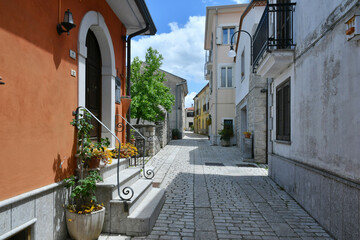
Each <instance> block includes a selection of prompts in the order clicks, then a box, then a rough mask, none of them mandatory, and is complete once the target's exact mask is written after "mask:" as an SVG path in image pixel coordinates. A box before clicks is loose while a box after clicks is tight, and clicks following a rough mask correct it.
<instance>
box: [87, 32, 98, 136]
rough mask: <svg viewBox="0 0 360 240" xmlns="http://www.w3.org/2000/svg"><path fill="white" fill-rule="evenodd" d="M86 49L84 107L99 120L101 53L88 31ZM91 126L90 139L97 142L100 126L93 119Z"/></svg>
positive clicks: (93, 37)
mask: <svg viewBox="0 0 360 240" xmlns="http://www.w3.org/2000/svg"><path fill="white" fill-rule="evenodd" d="M86 47H87V58H86V83H85V86H86V93H85V107H86V108H87V109H89V110H90V111H91V112H92V113H93V114H94V115H95V116H96V117H97V118H98V119H100V120H101V66H102V64H101V52H100V47H99V43H98V41H97V40H96V36H95V34H94V32H93V31H91V30H90V29H89V31H88V34H87V36H86ZM92 124H93V125H94V128H93V129H92V130H91V132H90V137H91V139H92V140H97V141H99V140H100V138H101V126H100V124H99V123H98V122H97V121H96V120H95V119H92Z"/></svg>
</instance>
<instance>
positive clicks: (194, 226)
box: [132, 132, 332, 240]
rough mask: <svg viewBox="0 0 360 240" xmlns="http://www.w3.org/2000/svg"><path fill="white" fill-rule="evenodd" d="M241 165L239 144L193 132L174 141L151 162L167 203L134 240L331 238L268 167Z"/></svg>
mask: <svg viewBox="0 0 360 240" xmlns="http://www.w3.org/2000/svg"><path fill="white" fill-rule="evenodd" d="M219 163H222V164H224V166H216V165H217V164H219ZM237 164H246V163H244V162H242V161H241V158H240V151H239V148H236V147H221V146H210V144H209V142H208V140H207V138H204V137H203V136H200V135H196V134H193V133H189V132H187V134H186V136H185V137H184V139H182V140H175V141H174V140H173V141H171V142H170V143H169V145H167V146H166V147H165V148H164V149H162V150H161V151H160V152H159V153H158V154H157V155H156V156H154V157H153V158H152V159H151V160H150V161H149V163H148V165H151V166H154V167H156V177H155V182H157V181H158V182H159V184H160V187H162V188H166V191H167V195H166V202H165V204H164V206H163V208H162V210H161V213H160V216H159V218H158V220H157V221H156V224H155V227H154V228H153V231H152V232H151V234H150V235H149V236H147V237H142V238H132V239H264V240H273V239H284V240H288V239H289V240H290V239H302V240H308V239H309V240H310V239H323V240H325V239H332V238H331V237H330V236H329V235H328V234H327V233H326V232H325V231H324V230H323V228H322V227H321V226H319V225H318V223H317V222H316V221H315V220H314V219H313V218H312V217H311V216H309V214H307V213H306V212H305V211H304V210H303V209H302V208H301V207H300V206H299V205H298V204H297V202H295V201H294V200H293V199H292V198H291V197H290V196H289V195H288V194H287V193H286V192H285V191H283V190H282V189H280V188H279V187H278V186H277V185H276V184H275V183H274V182H273V181H272V180H271V179H270V178H269V177H268V176H267V170H266V169H265V168H260V167H258V166H256V165H254V166H253V167H248V166H242V167H239V166H237Z"/></svg>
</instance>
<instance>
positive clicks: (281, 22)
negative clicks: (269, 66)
mask: <svg viewBox="0 0 360 240" xmlns="http://www.w3.org/2000/svg"><path fill="white" fill-rule="evenodd" d="M294 11H295V3H286V4H268V5H267V6H266V8H265V10H264V13H263V15H262V17H261V19H260V22H259V25H258V27H257V29H256V32H255V34H254V36H253V68H254V70H255V71H256V70H257V69H258V68H259V65H261V64H263V63H262V60H263V59H264V57H265V54H266V53H272V52H275V51H277V50H293V49H294V47H295V43H294V30H293V29H294V28H293V27H294V26H293V25H294ZM292 54H293V53H292ZM285 57H287V56H286V54H285ZM282 59H283V58H282Z"/></svg>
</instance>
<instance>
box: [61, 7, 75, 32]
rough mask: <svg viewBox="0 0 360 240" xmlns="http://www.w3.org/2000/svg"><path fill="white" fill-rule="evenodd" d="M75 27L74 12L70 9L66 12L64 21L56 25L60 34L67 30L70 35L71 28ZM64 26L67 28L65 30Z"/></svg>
mask: <svg viewBox="0 0 360 240" xmlns="http://www.w3.org/2000/svg"><path fill="white" fill-rule="evenodd" d="M74 27H76V25H75V24H74V20H73V16H72V13H71V12H70V10H69V9H68V10H67V11H66V12H65V14H64V21H63V22H61V24H60V23H59V24H58V25H57V26H56V30H57V32H58V34H59V35H60V34H62V33H63V32H67V34H68V35H69V34H70V30H71V29H72V28H74ZM64 28H65V30H64Z"/></svg>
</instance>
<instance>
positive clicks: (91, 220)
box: [65, 207, 105, 240]
mask: <svg viewBox="0 0 360 240" xmlns="http://www.w3.org/2000/svg"><path fill="white" fill-rule="evenodd" d="M65 216H66V226H67V229H68V232H69V234H70V237H71V238H72V239H76V240H94V239H98V238H99V236H100V234H101V230H102V227H103V225H104V219H105V207H103V208H102V209H100V210H98V211H95V212H91V213H87V214H78V213H74V212H70V210H69V209H66V212H65Z"/></svg>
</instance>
